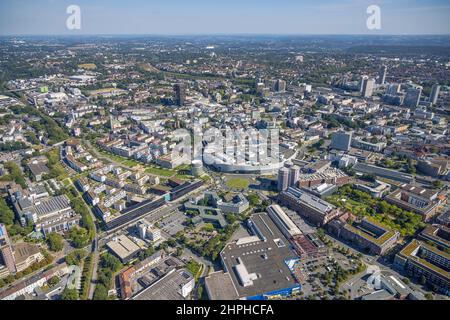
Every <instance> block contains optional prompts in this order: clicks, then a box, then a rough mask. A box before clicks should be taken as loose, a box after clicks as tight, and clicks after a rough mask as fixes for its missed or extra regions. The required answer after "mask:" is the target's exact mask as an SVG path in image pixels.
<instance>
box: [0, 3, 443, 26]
mask: <svg viewBox="0 0 450 320" xmlns="http://www.w3.org/2000/svg"><path fill="white" fill-rule="evenodd" d="M71 4H75V5H78V6H79V7H80V8H81V30H68V29H67V28H66V19H67V17H68V14H66V8H67V7H68V6H69V5H71ZM373 4H374V5H378V6H379V7H380V8H381V30H376V31H371V30H368V29H367V27H366V20H367V17H368V14H367V13H366V9H367V7H368V6H369V5H373ZM243 33H250V34H450V0H335V1H330V0H313V1H311V0H305V1H303V0H221V1H218V0H0V35H11V34H14V35H18V34H44V35H49V34H50V35H51V34H57V35H61V34H171V35H175V34H243Z"/></svg>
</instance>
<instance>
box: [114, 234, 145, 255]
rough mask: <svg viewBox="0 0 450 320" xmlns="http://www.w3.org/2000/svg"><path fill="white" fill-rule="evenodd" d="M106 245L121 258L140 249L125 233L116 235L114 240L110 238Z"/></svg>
mask: <svg viewBox="0 0 450 320" xmlns="http://www.w3.org/2000/svg"><path fill="white" fill-rule="evenodd" d="M106 246H107V247H108V248H109V249H110V250H111V251H112V252H114V253H115V254H116V255H117V256H118V257H119V258H120V259H121V260H126V259H127V258H128V257H129V256H131V255H133V254H135V253H136V252H137V251H139V250H140V249H141V248H139V246H138V245H137V244H135V243H134V242H133V241H131V239H130V238H128V237H127V236H125V235H121V236H118V237H117V238H116V239H115V241H114V240H112V241H110V242H108V243H107V244H106Z"/></svg>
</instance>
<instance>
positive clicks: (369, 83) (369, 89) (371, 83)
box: [361, 78, 375, 98]
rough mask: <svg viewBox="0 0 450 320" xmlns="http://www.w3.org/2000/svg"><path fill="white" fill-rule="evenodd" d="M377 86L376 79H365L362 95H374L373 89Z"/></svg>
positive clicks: (367, 96) (366, 96)
mask: <svg viewBox="0 0 450 320" xmlns="http://www.w3.org/2000/svg"><path fill="white" fill-rule="evenodd" d="M374 87H375V79H369V78H366V79H363V83H362V91H361V93H362V96H363V97H364V98H369V97H371V96H372V94H373V89H374Z"/></svg>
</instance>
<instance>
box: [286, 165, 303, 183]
mask: <svg viewBox="0 0 450 320" xmlns="http://www.w3.org/2000/svg"><path fill="white" fill-rule="evenodd" d="M299 178H300V167H299V166H292V167H291V168H290V169H289V186H290V187H293V186H295V185H296V184H297V182H298V180H299Z"/></svg>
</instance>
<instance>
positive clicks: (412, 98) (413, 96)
mask: <svg viewBox="0 0 450 320" xmlns="http://www.w3.org/2000/svg"><path fill="white" fill-rule="evenodd" d="M421 95H422V88H421V87H416V88H410V89H408V90H407V91H406V97H405V100H404V101H403V105H404V106H406V107H410V108H415V107H417V106H418V105H419V101H420V96H421Z"/></svg>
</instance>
